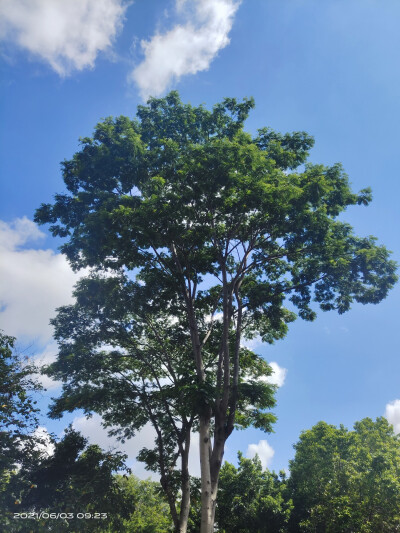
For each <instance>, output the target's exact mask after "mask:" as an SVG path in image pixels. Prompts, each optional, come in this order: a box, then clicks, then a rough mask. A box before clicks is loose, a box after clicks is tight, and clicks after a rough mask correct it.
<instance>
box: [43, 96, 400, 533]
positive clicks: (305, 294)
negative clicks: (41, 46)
mask: <svg viewBox="0 0 400 533" xmlns="http://www.w3.org/2000/svg"><path fill="white" fill-rule="evenodd" d="M253 107H254V102H253V100H252V99H244V101H243V102H238V101H237V100H236V99H234V98H225V99H224V100H223V102H222V103H220V104H217V105H215V106H214V107H213V109H212V110H208V109H206V108H205V107H203V106H198V107H194V106H191V105H190V104H183V103H182V102H181V101H180V99H179V95H178V94H177V93H176V92H171V93H170V94H169V95H168V96H166V97H165V98H160V99H155V98H152V99H150V100H149V101H148V104H147V105H145V106H139V107H138V112H137V119H134V120H131V119H129V118H126V117H118V118H116V119H113V118H108V119H106V120H104V121H103V122H101V123H100V124H98V125H97V126H96V128H95V131H94V135H93V137H91V138H89V137H85V138H83V139H81V149H80V150H79V151H78V152H77V153H76V154H75V155H74V156H73V158H72V159H71V160H68V161H64V163H63V167H62V168H63V177H64V182H65V185H66V187H67V192H66V193H65V194H57V195H56V196H55V201H54V203H53V204H43V205H42V206H41V207H40V208H39V209H38V210H37V213H36V221H37V222H39V223H41V224H44V223H50V224H51V226H50V229H51V231H52V233H53V234H54V235H56V236H60V237H64V238H66V241H65V243H64V244H63V245H62V247H61V249H62V251H63V252H64V253H65V254H66V256H67V257H68V259H69V261H70V263H71V265H72V266H73V268H75V269H77V270H78V269H81V268H83V267H92V268H93V269H95V270H96V271H97V273H99V272H101V271H103V273H104V272H114V273H118V274H119V275H122V276H128V278H129V279H132V278H134V277H135V276H136V280H137V282H138V284H139V285H140V284H141V285H142V286H143V287H144V289H143V292H142V295H143V296H140V298H141V302H142V303H143V309H142V310H141V311H140V315H141V317H142V318H143V316H144V315H145V316H151V317H156V316H165V314H167V315H168V317H169V320H175V321H177V323H179V324H180V325H181V326H182V328H183V329H184V330H185V333H186V336H187V338H188V339H189V342H187V343H185V348H183V352H186V350H187V351H188V352H187V353H188V354H189V353H190V355H189V356H188V360H189V361H190V366H191V372H192V374H194V375H195V377H196V390H197V400H196V413H197V417H198V429H199V433H200V463H201V483H202V488H201V498H202V520H201V533H210V532H211V531H212V528H213V523H214V514H215V502H216V494H217V489H218V478H219V472H220V468H221V465H222V459H223V453H224V448H225V442H226V440H227V438H228V437H229V435H230V434H231V433H232V431H233V429H234V427H235V423H236V422H239V423H241V420H243V418H242V419H241V418H240V413H239V412H238V410H239V411H240V402H241V398H242V397H243V394H244V393H245V392H246V394H247V395H249V394H250V395H251V394H254V395H255V396H256V398H257V397H259V396H260V392H259V393H257V390H260V387H259V384H260V380H258V381H254V380H252V379H251V378H250V380H249V379H248V378H247V377H246V375H245V373H243V372H241V365H242V361H241V346H242V340H243V338H244V337H247V338H251V337H253V336H255V335H260V336H261V338H262V340H263V341H264V342H273V341H274V340H277V339H281V338H283V337H284V336H285V334H286V332H287V330H288V324H289V323H290V322H291V321H293V320H294V319H295V317H296V315H295V313H294V310H293V309H297V313H298V315H299V316H300V317H301V318H303V319H305V320H313V319H314V318H315V316H316V310H317V308H318V306H319V307H320V308H321V309H322V310H324V311H327V310H337V311H338V312H339V313H343V312H345V311H347V310H349V309H350V307H351V304H352V303H353V302H360V303H363V304H365V303H378V302H380V301H381V300H382V299H383V298H384V297H385V296H386V295H387V293H388V291H389V289H390V288H391V287H392V286H393V284H394V283H395V281H396V275H395V269H396V265H395V263H394V262H393V261H391V260H390V258H389V256H390V254H389V252H388V251H387V250H386V248H385V247H384V246H381V245H378V244H377V242H376V239H375V238H374V237H358V236H356V235H355V234H354V232H353V230H352V228H351V226H350V225H349V224H347V223H345V222H343V221H342V218H341V217H340V218H339V215H341V213H343V211H345V210H346V208H348V207H349V206H352V205H357V204H358V205H367V204H368V203H369V202H370V200H371V192H370V190H369V189H363V190H362V191H360V192H359V193H354V192H353V191H352V190H351V188H350V185H349V180H348V177H347V175H346V174H345V172H344V171H343V169H342V167H341V165H339V164H336V165H333V166H331V167H327V166H324V165H319V164H312V163H309V162H307V157H308V152H309V150H310V148H311V147H312V146H313V139H312V138H311V137H310V136H309V135H308V134H306V133H304V132H295V133H292V134H285V135H282V134H279V133H276V132H274V131H272V130H271V129H269V128H263V129H260V130H259V131H258V133H257V134H256V135H255V136H254V135H251V134H249V133H247V132H245V131H244V122H245V120H246V118H247V116H248V113H249V111H250V110H251V109H252V108H253ZM107 275H108V274H107ZM123 301H126V299H125V300H123ZM288 307H290V309H288ZM153 319H155V318H153ZM82 327H83V325H82ZM130 328H131V329H130ZM126 331H128V332H130V333H131V338H132V339H137V332H136V331H135V330H134V329H133V328H132V326H127V327H126ZM60 340H61V344H62V346H64V345H65V344H66V343H68V342H69V333H68V334H67V336H66V337H65V339H60ZM64 341H65V342H64ZM215 346H216V347H217V349H216V350H215V349H214V347H215ZM61 352H62V353H65V351H64V348H63V347H62V348H61ZM73 352H74V350H72V351H71V354H73ZM72 357H73V355H71V358H72ZM210 360H211V361H212V364H210ZM64 379H65V381H66V382H68V380H69V376H68V375H67V374H64ZM65 390H68V385H67V388H66V389H65ZM264 406H265V407H267V406H268V404H266V403H264ZM255 412H257V410H255ZM267 414H268V413H267ZM257 416H258V415H257ZM261 418H262V417H261ZM258 420H260V417H258ZM253 422H256V423H258V422H257V418H254V417H253V418H251V416H250V423H253ZM259 425H260V427H265V428H266V429H269V428H270V418H269V417H268V416H267V417H266V418H265V419H264V421H262V420H261V422H260V423H259ZM187 505H188V500H187V502H186V504H185V505H184V506H183V508H185V507H187ZM187 516H188V514H187V513H186V515H185V516H182V517H181V518H182V520H181V523H180V524H178V526H177V527H178V528H179V529H178V530H179V531H185V530H186V529H185V528H186V525H185V522H187Z"/></svg>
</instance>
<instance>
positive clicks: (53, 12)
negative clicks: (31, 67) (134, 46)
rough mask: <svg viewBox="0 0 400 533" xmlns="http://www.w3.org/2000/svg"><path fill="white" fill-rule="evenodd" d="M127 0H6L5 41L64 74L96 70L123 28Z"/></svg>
mask: <svg viewBox="0 0 400 533" xmlns="http://www.w3.org/2000/svg"><path fill="white" fill-rule="evenodd" d="M126 7H127V6H126V4H125V5H124V3H123V0H1V2H0V39H1V40H4V41H7V42H11V43H13V44H15V45H17V46H18V47H20V48H22V49H24V50H27V51H28V52H29V53H31V54H32V55H33V56H36V57H39V58H41V59H42V60H43V61H45V62H46V63H48V64H49V65H50V66H51V67H52V68H53V70H55V71H56V72H57V73H58V74H59V75H60V76H65V75H67V74H69V73H70V72H71V71H73V70H83V69H85V68H88V67H89V68H92V67H93V66H94V63H95V60H96V57H97V55H98V53H99V52H104V51H105V50H107V49H108V48H109V47H110V45H111V44H112V42H113V39H114V37H115V36H116V34H117V33H118V31H119V29H120V28H121V27H122V21H123V18H124V13H125V10H126Z"/></svg>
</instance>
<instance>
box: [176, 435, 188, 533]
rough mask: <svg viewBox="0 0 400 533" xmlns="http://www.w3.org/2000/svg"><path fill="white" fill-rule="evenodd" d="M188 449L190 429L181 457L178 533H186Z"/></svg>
mask: <svg viewBox="0 0 400 533" xmlns="http://www.w3.org/2000/svg"><path fill="white" fill-rule="evenodd" d="M189 449H190V427H189V428H188V429H187V431H186V435H185V446H184V449H183V453H182V457H181V461H182V463H181V490H182V500H181V511H180V513H179V528H178V533H186V531H187V526H188V520H189V511H190V476H189Z"/></svg>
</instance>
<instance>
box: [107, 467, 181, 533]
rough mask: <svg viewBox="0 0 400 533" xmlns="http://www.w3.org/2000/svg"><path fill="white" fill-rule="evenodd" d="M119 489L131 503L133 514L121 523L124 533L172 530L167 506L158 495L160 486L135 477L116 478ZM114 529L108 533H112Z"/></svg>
mask: <svg viewBox="0 0 400 533" xmlns="http://www.w3.org/2000/svg"><path fill="white" fill-rule="evenodd" d="M117 482H118V485H119V487H120V488H121V489H122V490H123V493H124V495H125V497H126V498H128V499H129V501H130V502H132V504H133V507H134V512H133V513H132V514H131V516H130V517H129V518H127V519H125V520H124V521H123V523H122V524H121V526H120V529H119V531H123V532H124V533H167V532H168V531H172V530H173V524H172V520H171V517H170V515H169V508H168V504H167V502H166V501H165V498H163V497H162V496H161V494H160V485H159V483H156V482H154V481H149V480H146V481H143V480H140V479H138V478H137V477H135V476H132V475H131V476H129V477H128V476H117ZM114 531H115V530H114V529H113V530H110V533H114Z"/></svg>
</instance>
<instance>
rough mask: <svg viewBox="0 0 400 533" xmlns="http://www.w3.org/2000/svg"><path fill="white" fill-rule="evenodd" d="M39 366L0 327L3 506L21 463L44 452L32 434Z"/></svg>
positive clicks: (0, 482) (0, 500) (0, 499)
mask: <svg viewBox="0 0 400 533" xmlns="http://www.w3.org/2000/svg"><path fill="white" fill-rule="evenodd" d="M35 370H36V369H35V368H34V367H33V365H31V364H29V362H28V360H24V359H22V358H21V357H20V356H19V355H18V353H16V351H15V338H14V337H10V336H9V335H5V334H4V333H3V332H1V331H0V507H1V508H5V505H6V501H7V494H8V493H9V492H10V490H11V489H10V483H11V479H12V477H13V473H14V472H15V470H16V468H17V465H26V464H28V463H29V462H31V461H35V460H37V459H38V457H39V456H40V453H39V452H38V451H37V450H36V449H35V439H34V437H33V436H32V432H33V431H34V430H35V429H36V428H37V426H38V418H37V413H38V408H37V407H36V401H35V400H33V398H32V395H31V393H32V392H34V391H38V390H40V389H41V387H40V385H39V384H38V383H37V382H36V381H35V380H34V379H33V378H32V373H33V372H34V371H35ZM14 500H15V498H14ZM13 503H14V502H13ZM4 520H5V517H4V515H3V514H0V526H1V525H4V523H5V522H4Z"/></svg>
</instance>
